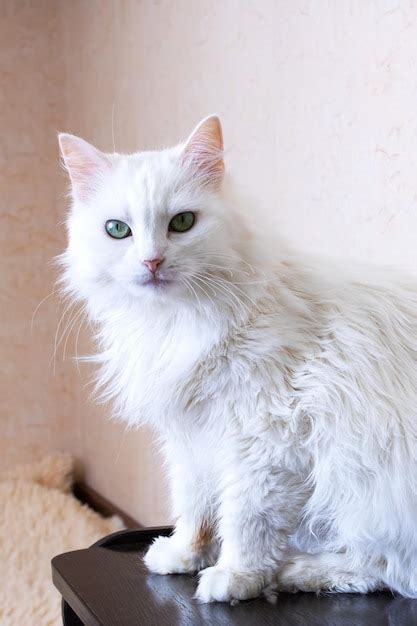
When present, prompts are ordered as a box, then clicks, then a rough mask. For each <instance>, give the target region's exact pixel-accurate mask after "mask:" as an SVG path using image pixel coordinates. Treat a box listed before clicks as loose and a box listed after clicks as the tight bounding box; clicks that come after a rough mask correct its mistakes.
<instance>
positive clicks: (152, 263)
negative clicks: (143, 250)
mask: <svg viewBox="0 0 417 626" xmlns="http://www.w3.org/2000/svg"><path fill="white" fill-rule="evenodd" d="M163 260H164V259H161V258H157V259H150V260H146V261H144V262H143V264H144V265H146V267H147V268H148V270H149V271H150V272H152V274H155V272H156V270H157V269H158V267H159V266H160V265H161V263H162V261H163Z"/></svg>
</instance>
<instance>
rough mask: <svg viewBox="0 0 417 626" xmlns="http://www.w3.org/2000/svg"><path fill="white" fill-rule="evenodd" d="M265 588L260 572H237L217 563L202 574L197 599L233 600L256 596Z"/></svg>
mask: <svg viewBox="0 0 417 626" xmlns="http://www.w3.org/2000/svg"><path fill="white" fill-rule="evenodd" d="M264 588H265V577H264V576H262V575H261V574H259V573H252V572H236V571H233V570H229V569H224V568H222V567H219V566H218V565H215V566H214V567H208V568H207V569H205V570H204V571H203V572H201V575H200V582H199V584H198V588H197V592H196V595H195V597H196V599H197V600H199V601H200V602H233V600H248V599H249V598H256V597H257V596H259V595H260V593H261V592H262V591H263V589H264Z"/></svg>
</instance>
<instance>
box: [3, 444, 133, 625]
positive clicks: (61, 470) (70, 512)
mask: <svg viewBox="0 0 417 626" xmlns="http://www.w3.org/2000/svg"><path fill="white" fill-rule="evenodd" d="M72 476H73V461H72V458H71V457H70V456H69V455H65V454H57V455H53V456H50V457H47V458H45V459H43V460H42V461H40V462H39V463H36V464H34V465H27V466H23V467H17V468H13V469H12V470H9V471H7V472H3V473H2V474H0V625H1V626H27V625H28V624H33V625H35V624H36V626H59V625H61V624H62V621H61V617H60V613H61V609H60V596H59V593H58V592H57V591H56V590H55V588H54V587H53V585H52V582H51V565H50V562H51V558H52V557H53V556H55V555H56V554H59V553H61V552H67V551H68V550H76V549H78V548H85V547H88V546H89V545H91V544H92V543H94V542H95V541H97V540H98V539H99V538H100V537H103V536H104V535H108V534H109V533H111V532H114V531H115V530H120V528H122V523H121V521H120V519H119V518H111V519H103V518H102V517H101V516H100V515H98V514H97V513H95V512H94V511H92V510H91V509H89V508H88V507H87V506H86V505H82V504H81V503H80V502H79V501H78V500H76V499H75V498H74V497H73V496H72V494H71V493H70V489H71V484H72Z"/></svg>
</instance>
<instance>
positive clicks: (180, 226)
mask: <svg viewBox="0 0 417 626" xmlns="http://www.w3.org/2000/svg"><path fill="white" fill-rule="evenodd" d="M194 222H195V215H194V213H193V212H192V211H184V213H178V214H177V215H174V217H173V218H172V220H171V221H170V223H169V226H168V230H170V231H171V232H174V233H185V232H186V231H187V230H190V228H192V227H193V226H194Z"/></svg>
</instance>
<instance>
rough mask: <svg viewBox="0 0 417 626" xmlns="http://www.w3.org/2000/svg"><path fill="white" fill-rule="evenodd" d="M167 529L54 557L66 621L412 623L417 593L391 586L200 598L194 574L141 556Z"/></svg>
mask: <svg viewBox="0 0 417 626" xmlns="http://www.w3.org/2000/svg"><path fill="white" fill-rule="evenodd" d="M170 532H171V529H169V528H157V529H147V530H127V531H121V532H119V533H114V534H113V535H109V536H108V537H105V538H104V539H102V540H101V541H99V542H98V543H96V544H94V545H93V546H92V547H91V548H88V549H86V550H76V551H75V552H67V553H66V554H61V555H59V556H56V557H55V558H54V559H53V560H52V576H53V582H54V584H55V586H56V587H57V589H58V590H59V591H60V593H61V595H62V597H63V612H62V615H63V623H64V625H65V626H80V625H85V626H264V625H265V626H268V625H272V624H274V625H275V626H416V625H417V600H408V599H404V598H399V597H394V596H392V594H390V593H379V594H371V595H368V596H361V595H355V594H338V595H329V596H322V597H316V596H315V595H314V594H307V593H305V594H296V595H291V594H280V595H279V597H278V600H277V603H276V604H275V605H271V604H268V602H267V601H266V600H264V599H259V600H252V601H248V602H241V603H240V604H237V605H236V606H230V605H225V604H210V605H201V604H198V603H197V602H196V601H195V600H194V599H193V595H194V592H195V589H196V577H193V576H179V575H177V576H158V575H155V574H150V573H149V572H147V571H146V569H145V567H144V565H143V564H142V561H141V558H140V557H141V555H142V554H143V552H144V551H145V550H146V548H147V546H148V545H149V543H150V542H151V541H152V539H153V538H154V537H155V536H157V535H161V534H165V535H167V534H169V533H170Z"/></svg>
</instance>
